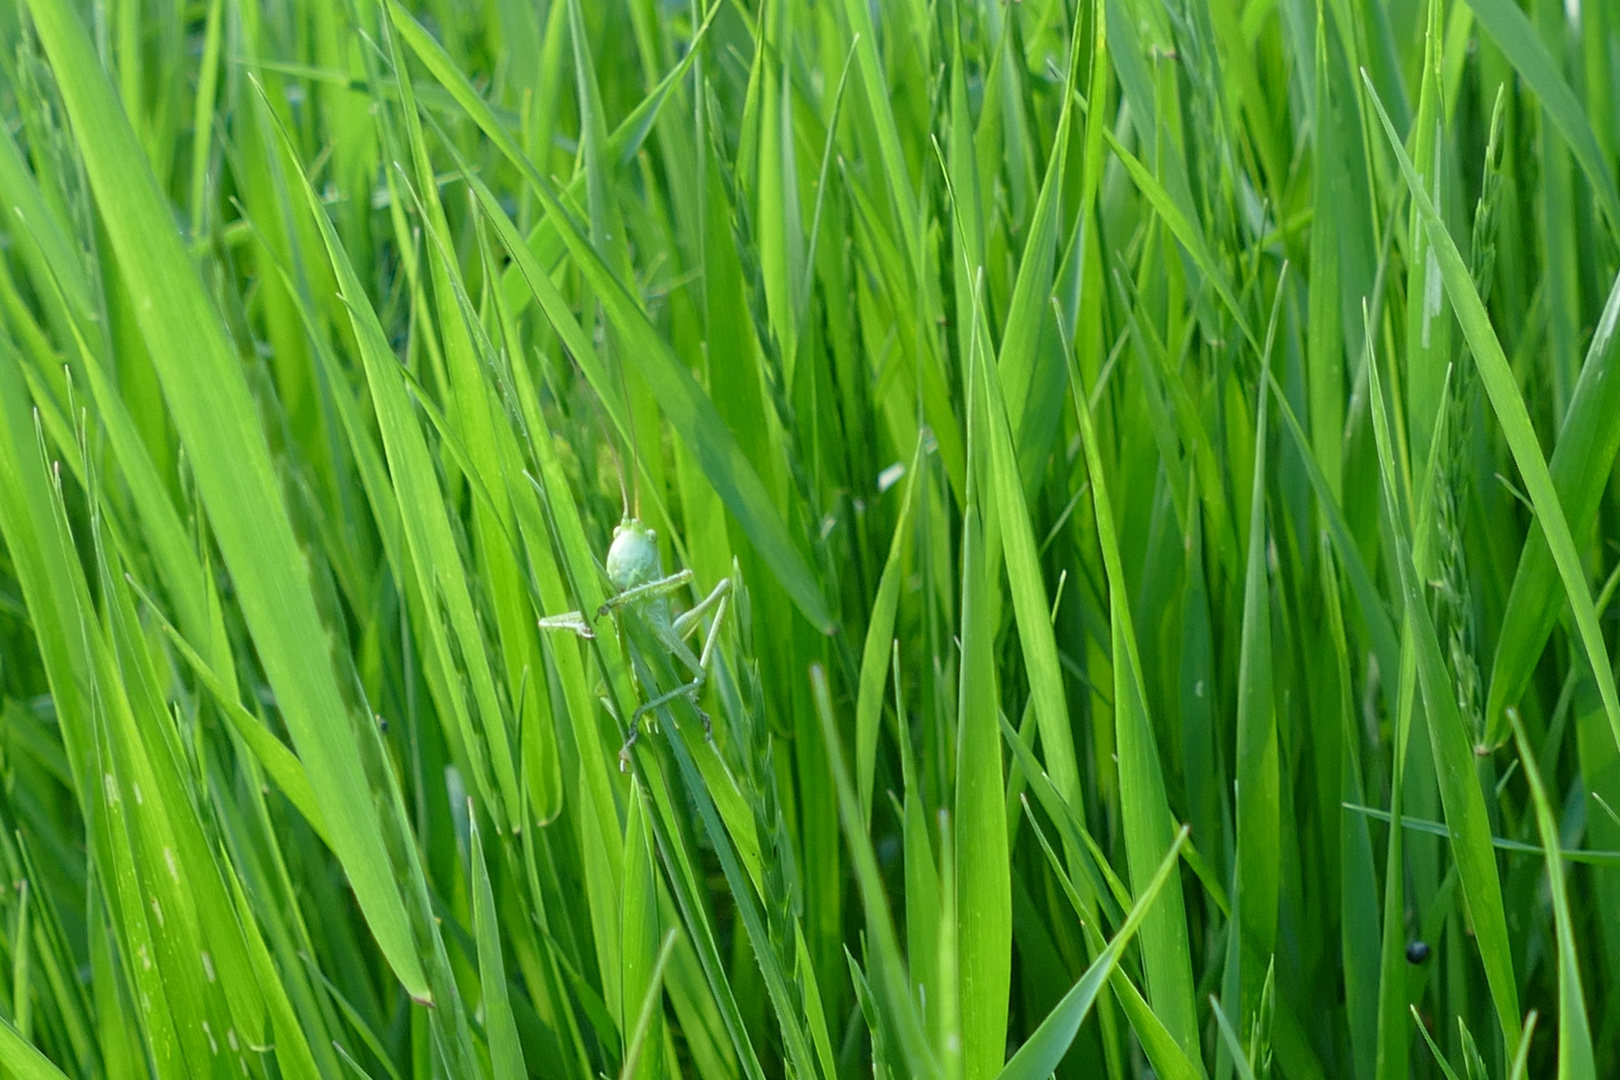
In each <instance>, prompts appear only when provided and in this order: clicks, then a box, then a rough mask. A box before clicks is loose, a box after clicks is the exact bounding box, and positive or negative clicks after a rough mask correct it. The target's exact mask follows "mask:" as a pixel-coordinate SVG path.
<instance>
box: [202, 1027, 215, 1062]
mask: <svg viewBox="0 0 1620 1080" xmlns="http://www.w3.org/2000/svg"><path fill="white" fill-rule="evenodd" d="M202 1029H203V1034H204V1035H206V1036H208V1051H209V1053H212V1054H218V1053H219V1043H217V1042H215V1041H214V1029H213V1028H211V1027H209V1026H208V1021H206V1020H204V1021H203V1022H202Z"/></svg>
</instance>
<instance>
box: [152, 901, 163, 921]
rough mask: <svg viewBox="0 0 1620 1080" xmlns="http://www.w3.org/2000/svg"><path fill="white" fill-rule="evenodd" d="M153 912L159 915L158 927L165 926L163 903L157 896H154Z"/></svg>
mask: <svg viewBox="0 0 1620 1080" xmlns="http://www.w3.org/2000/svg"><path fill="white" fill-rule="evenodd" d="M152 914H153V915H154V916H156V917H157V924H158V928H159V929H162V927H163V905H162V904H160V903H158V898H157V897H155V896H154V897H152Z"/></svg>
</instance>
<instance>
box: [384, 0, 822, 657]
mask: <svg viewBox="0 0 1620 1080" xmlns="http://www.w3.org/2000/svg"><path fill="white" fill-rule="evenodd" d="M388 10H389V14H390V15H391V16H392V18H393V23H394V25H395V26H396V27H397V28H398V30H399V33H400V37H402V38H403V39H404V40H405V42H406V44H408V45H409V46H410V47H411V50H412V51H413V52H414V53H415V54H416V56H417V58H418V59H419V60H421V61H422V63H423V64H424V65H425V66H426V67H427V69H428V70H429V71H430V72H431V73H432V74H433V76H434V77H435V78H437V79H438V80H439V82H440V83H441V84H442V85H443V86H444V87H445V89H446V90H448V91H450V93H451V94H452V95H453V96H454V97H455V98H456V100H457V101H458V102H459V103H460V104H461V106H462V107H463V108H464V109H466V110H467V112H468V114H469V115H470V116H472V118H473V119H474V120H475V121H476V122H477V123H478V126H479V127H480V128H481V129H482V130H484V132H485V133H486V134H488V135H489V136H490V138H491V139H492V140H494V141H495V142H496V143H497V145H501V144H503V143H505V144H510V136H507V135H504V134H500V135H497V134H496V133H497V132H500V131H501V128H500V125H499V124H498V123H497V122H496V121H495V119H494V117H493V116H492V115H490V111H489V106H488V105H487V104H485V103H484V100H483V99H482V98H481V97H479V95H478V93H477V91H475V90H474V89H473V87H472V84H470V83H469V82H468V81H467V77H466V76H465V75H463V74H462V73H461V71H460V69H459V68H457V67H456V65H455V62H454V61H453V60H451V59H450V56H449V54H448V53H446V52H445V51H444V48H443V46H441V45H440V44H439V43H438V42H436V41H434V40H433V38H432V37H431V36H430V35H429V34H428V32H427V31H426V30H425V29H423V27H422V25H421V24H420V23H418V22H417V21H416V20H415V19H414V18H412V17H411V16H410V14H408V13H407V12H406V11H405V10H404V9H403V8H401V7H400V6H399V5H398V4H397V3H393V2H390V3H389V6H388ZM509 156H512V157H513V160H514V161H515V162H516V163H517V164H518V165H519V167H520V168H522V169H524V171H525V173H526V174H527V176H528V178H529V180H530V182H531V184H532V186H533V188H534V191H535V193H536V194H537V195H538V196H539V198H540V201H541V203H542V205H544V206H545V209H546V213H547V214H548V215H550V216H551V217H552V218H553V219H555V221H556V223H557V228H558V230H559V231H560V232H561V234H562V237H563V242H564V243H565V244H566V245H567V247H568V250H569V253H570V254H571V255H572V256H573V257H574V261H575V263H576V264H577V265H578V267H579V270H580V272H581V274H583V275H584V276H585V278H586V280H587V281H588V282H589V283H590V286H591V288H592V290H593V291H595V292H596V294H597V296H598V298H599V299H600V300H601V302H602V304H603V307H604V309H605V310H606V312H607V314H608V318H609V320H610V321H611V322H612V323H613V325H614V327H615V329H616V330H617V332H618V333H620V334H621V335H622V336H623V341H624V346H625V347H624V353H625V355H626V356H627V357H628V358H629V359H630V360H631V361H632V362H633V363H634V364H636V366H637V368H638V370H639V371H640V372H641V375H642V377H643V378H644V379H646V380H647V385H648V386H649V387H651V389H652V391H653V395H654V396H655V397H656V398H657V399H658V401H659V403H660V405H661V406H662V407H663V410H664V414H665V415H666V416H667V417H668V418H669V421H670V423H671V425H672V426H673V427H674V428H675V431H676V432H677V433H678V434H679V435H680V437H681V439H682V441H683V442H685V444H686V447H687V449H688V450H689V451H691V453H692V456H693V457H694V458H695V459H696V460H697V462H698V464H699V466H700V467H701V468H702V470H703V473H704V475H705V476H706V477H707V478H708V480H709V483H710V484H712V485H713V486H714V490H715V493H716V494H718V495H719V496H720V498H721V501H723V502H724V503H725V504H726V508H727V509H729V510H730V511H731V512H732V514H734V515H735V516H736V518H737V523H738V524H739V525H740V526H741V527H742V529H743V531H744V532H745V533H746V534H747V536H748V538H749V539H750V540H751V541H752V542H753V543H754V546H755V547H756V548H757V549H758V550H759V554H760V557H761V558H762V559H763V560H764V561H765V564H766V565H767V566H769V567H770V568H771V570H772V572H773V573H775V574H776V576H777V579H778V580H779V581H781V583H782V586H783V588H784V589H786V590H787V593H788V595H789V596H791V597H792V598H793V602H794V603H795V604H797V605H798V607H799V609H800V610H801V611H802V612H803V613H804V615H805V618H807V619H809V620H810V622H811V624H812V625H814V626H815V627H816V628H817V629H819V630H821V631H822V632H823V633H832V632H833V631H834V629H835V624H834V622H833V618H832V614H831V612H830V611H829V610H828V608H827V601H826V598H825V597H824V596H823V595H822V592H821V587H820V585H819V584H817V580H816V577H815V575H814V574H813V573H812V572H811V570H810V566H809V563H808V562H807V561H806V559H805V556H804V554H803V553H802V552H801V551H800V550H799V548H798V546H797V545H796V544H795V543H794V541H793V538H792V537H791V535H790V534H789V533H788V530H787V526H786V525H784V524H783V522H782V519H781V517H780V516H779V515H778V513H777V511H776V508H775V507H774V506H773V505H772V503H771V499H770V496H769V494H768V493H767V492H766V490H765V487H764V485H763V484H761V483H760V479H759V475H758V474H757V473H756V472H755V471H754V467H753V466H752V465H750V464H749V462H748V460H747V458H745V457H744V456H743V453H742V449H741V448H740V447H739V446H738V445H737V439H736V436H734V435H733V434H732V433H731V429H730V428H728V427H727V426H726V424H725V422H724V421H723V420H722V419H721V417H720V413H719V411H718V410H717V409H716V408H715V406H714V402H713V401H711V400H710V399H709V396H708V395H707V394H705V393H704V392H703V389H702V387H700V386H699V385H698V383H697V380H696V379H694V378H693V377H692V373H691V372H690V371H688V370H687V368H686V366H685V365H684V364H682V363H681V362H680V359H679V358H678V357H676V355H675V354H674V352H673V351H672V350H671V349H670V346H669V343H668V342H666V341H665V340H664V339H663V337H662V336H661V335H660V334H659V333H658V332H657V330H656V329H655V328H654V327H653V325H652V323H651V322H650V321H648V319H647V314H646V312H645V311H643V310H642V307H641V304H640V302H639V301H638V300H637V299H636V298H635V297H634V296H633V295H632V294H631V292H630V291H629V289H628V288H626V286H625V284H624V282H623V281H621V280H620V279H619V277H618V276H617V275H616V274H615V273H614V272H613V270H612V269H611V268H610V267H609V266H608V264H607V263H606V262H605V261H604V260H603V258H602V256H601V255H600V254H598V253H597V251H596V248H595V247H594V246H593V245H592V243H591V241H590V239H589V237H587V236H586V235H585V234H584V233H582V232H581V230H580V228H579V226H578V225H577V224H576V223H575V222H574V220H573V218H572V216H571V215H570V214H569V213H568V211H567V210H565V209H564V208H563V206H562V204H561V203H560V202H559V201H558V200H557V198H556V197H555V196H554V195H552V194H551V191H550V188H549V187H548V185H547V184H546V183H545V181H544V180H543V179H541V177H540V176H539V174H538V173H537V172H536V171H535V170H534V166H533V165H532V164H529V163H528V161H527V159H526V158H524V157H523V155H522V154H521V153H520V152H516V148H515V147H513V154H511V155H509Z"/></svg>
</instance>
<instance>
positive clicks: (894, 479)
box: [877, 461, 906, 492]
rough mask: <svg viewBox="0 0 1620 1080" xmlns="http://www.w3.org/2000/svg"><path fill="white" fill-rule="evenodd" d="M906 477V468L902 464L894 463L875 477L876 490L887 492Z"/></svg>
mask: <svg viewBox="0 0 1620 1080" xmlns="http://www.w3.org/2000/svg"><path fill="white" fill-rule="evenodd" d="M905 475H906V466H905V464H904V463H903V462H899V461H897V462H895V463H894V464H893V465H890V466H889V467H888V468H887V469H884V470H883V471H882V472H880V473H878V475H877V489H878V491H879V492H884V491H888V490H889V489H890V488H892V487H894V485H896V484H898V483H899V482H900V479H901V477H903V476H905Z"/></svg>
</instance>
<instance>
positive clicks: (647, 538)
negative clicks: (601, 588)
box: [607, 518, 664, 592]
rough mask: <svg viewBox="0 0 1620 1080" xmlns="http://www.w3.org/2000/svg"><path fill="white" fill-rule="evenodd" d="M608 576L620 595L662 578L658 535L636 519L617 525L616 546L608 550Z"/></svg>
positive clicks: (614, 531)
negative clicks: (627, 590)
mask: <svg viewBox="0 0 1620 1080" xmlns="http://www.w3.org/2000/svg"><path fill="white" fill-rule="evenodd" d="M607 575H608V580H609V581H611V582H613V587H614V588H615V589H618V590H619V591H620V592H624V591H625V590H626V589H633V588H635V587H636V586H637V585H645V584H647V582H649V581H657V580H658V579H659V578H661V577H663V576H664V568H663V565H662V563H661V561H660V560H659V558H658V534H657V533H655V532H653V531H652V530H651V529H649V528H647V526H645V525H643V524H642V523H641V522H639V521H637V520H636V519H635V518H625V519H624V520H623V521H621V522H620V523H619V524H618V525H616V526H615V527H614V529H613V544H612V546H611V547H609V548H608V555H607Z"/></svg>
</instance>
